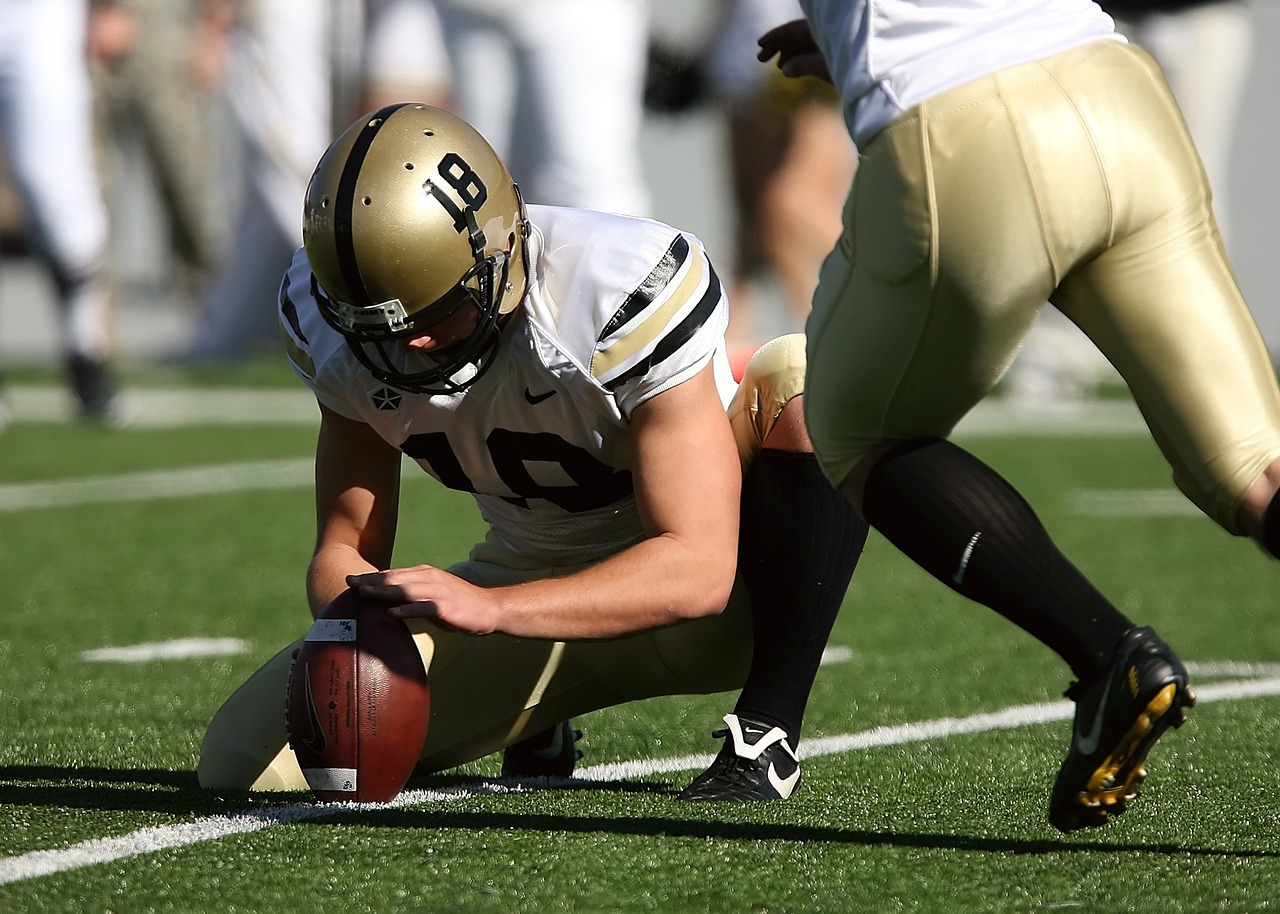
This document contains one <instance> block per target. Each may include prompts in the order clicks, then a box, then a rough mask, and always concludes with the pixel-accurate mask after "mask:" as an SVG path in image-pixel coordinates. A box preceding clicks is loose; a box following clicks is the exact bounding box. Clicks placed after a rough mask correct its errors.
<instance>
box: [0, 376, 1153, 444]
mask: <svg viewBox="0 0 1280 914" xmlns="http://www.w3.org/2000/svg"><path fill="white" fill-rule="evenodd" d="M4 396H5V398H6V400H7V402H8V405H9V409H10V412H11V419H12V421H14V422H66V421H67V419H68V416H69V413H70V403H71V401H70V397H69V395H68V394H67V392H66V390H65V389H64V388H62V387H56V386H53V385H37V384H14V385H12V386H9V387H6V388H5V391H4ZM123 400H124V412H125V418H126V421H127V424H128V425H129V426H130V427H134V428H166V427H174V426H181V425H226V424H231V425H245V424H262V423H273V424H283V425H292V424H304V425H318V424H319V417H320V413H319V410H318V409H317V407H316V403H315V398H314V397H312V396H311V394H310V393H309V392H308V391H307V390H306V389H305V388H304V387H303V386H302V384H301V383H299V384H298V385H297V386H296V387H292V388H291V387H281V388H256V389H255V388H244V389H240V390H237V389H228V388H219V389H207V388H192V387H173V388H169V389H164V388H126V389H125V391H124V394H123ZM956 433H957V434H958V435H962V436H972V437H983V436H992V435H997V436H998V435H1014V434H1034V435H1058V436H1077V435H1126V436H1127V435H1145V434H1147V433H1148V432H1147V427H1146V425H1145V424H1144V423H1143V421H1142V416H1141V415H1140V414H1139V413H1138V410H1137V407H1135V406H1134V405H1133V403H1132V402H1130V401H1128V400H1086V401H1083V402H1080V403H1068V404H1052V403H1048V404H1027V403H1013V402H1009V401H1006V400H1002V399H1000V398H998V397H992V398H989V399H987V400H984V401H983V402H982V403H979V404H978V406H977V407H975V408H974V409H973V411H972V412H970V413H969V415H967V416H965V418H964V419H963V420H962V421H961V422H960V425H959V426H958V427H957V429H956Z"/></svg>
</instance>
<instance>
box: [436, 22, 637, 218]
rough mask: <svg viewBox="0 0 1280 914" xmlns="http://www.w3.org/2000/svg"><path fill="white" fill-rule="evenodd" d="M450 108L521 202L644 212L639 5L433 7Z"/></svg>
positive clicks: (635, 213) (633, 213)
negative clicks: (486, 146) (445, 59)
mask: <svg viewBox="0 0 1280 914" xmlns="http://www.w3.org/2000/svg"><path fill="white" fill-rule="evenodd" d="M437 6H438V7H439V11H440V18H441V24H442V25H443V27H444V36H445V42H446V44H447V46H448V49H449V55H450V59H451V63H452V67H453V89H454V99H455V103H456V107H457V112H458V114H460V115H461V116H462V117H463V118H465V119H466V120H467V121H469V122H470V123H472V124H473V125H474V126H475V127H476V129H477V130H479V131H480V133H481V134H482V135H483V136H484V137H485V138H486V139H487V140H488V141H489V142H490V143H491V144H493V146H494V148H495V149H497V150H498V153H499V155H501V156H502V157H503V158H504V159H505V160H506V162H507V164H508V166H509V167H510V169H511V173H512V174H513V175H514V176H515V178H516V181H517V182H518V183H519V185H520V189H521V191H523V192H524V194H525V197H526V199H527V200H529V202H531V203H545V204H556V205H565V206H579V207H585V208H589V209H596V210H603V211H606V212H616V213H628V214H632V215H647V214H648V211H649V208H650V196H649V191H648V187H647V186H646V184H645V180H644V173H643V168H642V163H641V160H640V153H639V149H638V145H637V143H638V138H639V132H640V125H641V120H642V117H643V93H644V75H645V63H646V59H647V51H648V40H649V33H648V19H649V5H648V3H647V2H646V0H437Z"/></svg>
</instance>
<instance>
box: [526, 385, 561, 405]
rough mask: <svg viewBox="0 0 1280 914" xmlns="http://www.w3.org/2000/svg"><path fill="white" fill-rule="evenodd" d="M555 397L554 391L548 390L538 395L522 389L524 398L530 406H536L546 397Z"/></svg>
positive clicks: (527, 389)
mask: <svg viewBox="0 0 1280 914" xmlns="http://www.w3.org/2000/svg"><path fill="white" fill-rule="evenodd" d="M555 395H556V392H555V390H554V389H552V390H548V391H547V392H546V393H540V394H535V393H534V392H533V391H532V390H530V389H529V388H527V387H526V388H525V389H524V398H525V400H527V401H528V402H529V405H530V406H537V405H538V404H539V403H541V402H542V401H543V400H546V399H547V398H548V397H554V396H555Z"/></svg>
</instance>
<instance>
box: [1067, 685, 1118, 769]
mask: <svg viewBox="0 0 1280 914" xmlns="http://www.w3.org/2000/svg"><path fill="white" fill-rule="evenodd" d="M1113 682H1115V679H1114V678H1113V677H1111V676H1110V675H1108V676H1107V686H1106V688H1105V689H1103V690H1102V700H1101V701H1099V702H1098V710H1097V711H1096V712H1095V713H1094V715H1093V726H1092V727H1090V728H1089V732H1088V733H1086V734H1084V735H1083V736H1081V735H1080V732H1079V728H1077V730H1076V737H1077V740H1078V742H1079V744H1080V751H1081V752H1083V753H1084V754H1085V755H1093V753H1095V752H1097V751H1098V738H1099V737H1101V736H1102V712H1103V710H1104V709H1105V708H1106V707H1107V696H1109V695H1110V694H1111V683H1113Z"/></svg>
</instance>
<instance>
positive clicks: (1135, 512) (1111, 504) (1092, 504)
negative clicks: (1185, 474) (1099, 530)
mask: <svg viewBox="0 0 1280 914" xmlns="http://www.w3.org/2000/svg"><path fill="white" fill-rule="evenodd" d="M1067 508H1068V509H1069V510H1070V511H1071V512H1072V513H1073V514H1079V515H1083V516H1084V517H1203V516H1204V515H1203V513H1202V512H1201V511H1200V509H1199V508H1197V507H1196V506H1195V505H1193V504H1192V503H1191V501H1190V500H1189V499H1188V498H1187V497H1186V496H1185V495H1183V494H1182V493H1181V492H1179V491H1177V490H1175V489H1072V490H1071V491H1070V492H1068V493H1067Z"/></svg>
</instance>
